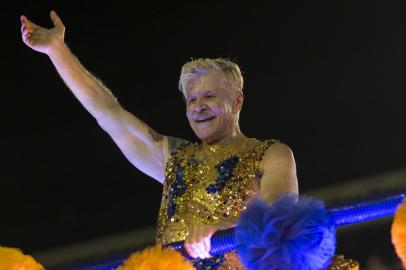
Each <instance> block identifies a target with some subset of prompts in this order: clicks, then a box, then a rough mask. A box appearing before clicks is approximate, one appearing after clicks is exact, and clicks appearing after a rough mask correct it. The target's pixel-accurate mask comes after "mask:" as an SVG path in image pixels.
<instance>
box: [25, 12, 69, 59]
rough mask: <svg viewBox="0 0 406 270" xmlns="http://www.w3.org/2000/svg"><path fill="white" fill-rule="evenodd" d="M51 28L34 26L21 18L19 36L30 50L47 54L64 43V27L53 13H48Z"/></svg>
mask: <svg viewBox="0 0 406 270" xmlns="http://www.w3.org/2000/svg"><path fill="white" fill-rule="evenodd" d="M50 16H51V20H52V23H53V24H54V27H53V28H50V29H47V28H44V27H41V26H39V25H36V24H35V23H33V22H31V21H30V20H28V19H27V17H26V16H24V15H23V16H21V36H22V39H23V41H24V43H25V44H26V45H27V46H28V47H30V48H31V49H33V50H35V51H37V52H41V53H45V54H49V53H51V52H52V50H53V49H54V48H55V47H57V46H58V45H59V44H63V43H64V36H65V26H64V25H63V23H62V21H61V19H60V18H59V16H58V15H57V14H56V12H55V11H53V10H52V11H51V13H50Z"/></svg>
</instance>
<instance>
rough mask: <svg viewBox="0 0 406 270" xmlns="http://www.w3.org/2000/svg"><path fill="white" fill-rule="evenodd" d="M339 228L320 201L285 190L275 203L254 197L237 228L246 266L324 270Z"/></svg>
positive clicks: (259, 269) (249, 269) (270, 269)
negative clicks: (336, 227)
mask: <svg viewBox="0 0 406 270" xmlns="http://www.w3.org/2000/svg"><path fill="white" fill-rule="evenodd" d="M335 236H336V231H335V226H334V224H333V222H332V219H331V217H330V215H329V213H328V211H327V209H326V208H325V207H324V204H323V203H322V202H321V201H318V200H315V199H311V198H308V197H304V196H300V197H299V196H297V195H295V194H290V193H287V194H284V195H282V196H280V197H278V198H277V199H276V200H275V201H274V202H273V204H272V205H270V204H269V203H267V202H265V201H264V200H262V199H259V198H257V199H254V200H253V201H252V202H251V203H250V205H249V206H248V208H247V210H246V211H244V213H243V214H242V215H241V217H240V220H239V226H238V227H237V228H236V240H237V242H238V245H237V251H238V253H239V255H240V257H241V261H242V262H243V264H244V265H245V267H246V268H247V270H254V269H255V270H265V269H266V270H321V269H326V268H327V267H328V265H329V264H330V262H331V258H332V256H333V255H334V252H335V247H336V238H335Z"/></svg>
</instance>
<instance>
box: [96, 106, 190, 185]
mask: <svg viewBox="0 0 406 270" xmlns="http://www.w3.org/2000/svg"><path fill="white" fill-rule="evenodd" d="M98 123H99V124H100V126H101V127H102V128H103V129H104V130H105V131H106V132H107V133H108V134H109V135H110V137H111V138H112V139H113V141H114V142H115V143H116V144H117V146H118V147H119V148H120V150H121V152H122V153H123V154H124V155H125V157H126V158H127V159H128V160H129V161H130V162H131V163H132V164H133V165H134V166H135V167H136V168H138V169H139V170H140V171H142V172H143V173H145V174H147V175H149V176H150V177H152V178H154V179H156V180H157V181H159V182H161V183H163V181H164V180H165V176H164V169H165V166H166V162H167V161H168V159H169V157H170V153H171V152H170V151H171V148H174V147H177V145H179V144H180V142H181V141H183V140H181V139H177V138H173V137H169V136H164V135H161V134H159V133H158V132H156V131H154V130H153V129H152V128H151V127H149V126H148V125H147V124H145V123H144V122H143V121H141V120H140V119H138V118H137V117H135V116H134V115H133V114H131V113H129V112H128V111H126V110H124V109H123V108H122V107H118V108H116V109H115V110H113V111H110V113H106V114H105V116H104V117H103V119H98Z"/></svg>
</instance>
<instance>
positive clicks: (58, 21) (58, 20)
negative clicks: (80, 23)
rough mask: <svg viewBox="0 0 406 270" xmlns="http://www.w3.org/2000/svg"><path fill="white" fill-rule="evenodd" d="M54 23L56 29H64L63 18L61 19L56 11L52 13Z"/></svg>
mask: <svg viewBox="0 0 406 270" xmlns="http://www.w3.org/2000/svg"><path fill="white" fill-rule="evenodd" d="M50 16H51V20H52V23H53V24H54V26H56V27H64V25H63V23H62V20H61V18H59V16H58V14H56V12H55V10H51V13H50Z"/></svg>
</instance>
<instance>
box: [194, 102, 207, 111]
mask: <svg viewBox="0 0 406 270" xmlns="http://www.w3.org/2000/svg"><path fill="white" fill-rule="evenodd" d="M193 109H194V111H196V112H203V111H205V110H207V104H206V103H205V102H204V100H202V99H196V102H195V104H194V108H193Z"/></svg>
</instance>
